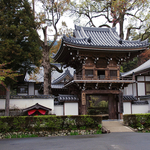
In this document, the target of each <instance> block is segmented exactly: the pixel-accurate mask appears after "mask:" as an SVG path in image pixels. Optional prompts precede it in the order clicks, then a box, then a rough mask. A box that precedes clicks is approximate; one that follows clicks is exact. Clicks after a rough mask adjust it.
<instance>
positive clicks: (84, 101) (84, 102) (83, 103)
mask: <svg viewBox="0 0 150 150" xmlns="http://www.w3.org/2000/svg"><path fill="white" fill-rule="evenodd" d="M81 103H82V108H81V109H82V110H81V114H82V115H86V114H87V113H86V94H85V92H84V91H82V92H81Z"/></svg>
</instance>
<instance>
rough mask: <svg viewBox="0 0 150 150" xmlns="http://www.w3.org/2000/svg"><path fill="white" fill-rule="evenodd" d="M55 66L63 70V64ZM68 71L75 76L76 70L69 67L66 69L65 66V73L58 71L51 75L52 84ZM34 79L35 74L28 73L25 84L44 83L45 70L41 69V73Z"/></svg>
mask: <svg viewBox="0 0 150 150" xmlns="http://www.w3.org/2000/svg"><path fill="white" fill-rule="evenodd" d="M53 65H55V66H57V67H58V68H59V69H60V68H61V64H53ZM66 70H68V71H69V72H70V75H71V76H73V74H74V69H73V68H71V67H67V68H65V66H63V73H59V72H58V71H52V73H51V80H52V83H53V81H56V80H57V79H58V78H59V77H60V76H61V75H63V74H64V73H65V72H66ZM32 77H34V73H31V74H30V75H29V74H28V73H26V76H25V79H24V81H25V82H38V83H39V82H44V68H43V67H40V69H39V72H38V73H36V74H35V78H32Z"/></svg>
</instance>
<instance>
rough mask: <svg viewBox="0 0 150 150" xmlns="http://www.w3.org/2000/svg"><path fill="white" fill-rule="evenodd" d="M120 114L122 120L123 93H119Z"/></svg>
mask: <svg viewBox="0 0 150 150" xmlns="http://www.w3.org/2000/svg"><path fill="white" fill-rule="evenodd" d="M119 113H120V118H122V113H123V93H122V92H120V93H119Z"/></svg>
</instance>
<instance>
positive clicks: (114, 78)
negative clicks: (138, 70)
mask: <svg viewBox="0 0 150 150" xmlns="http://www.w3.org/2000/svg"><path fill="white" fill-rule="evenodd" d="M74 80H134V78H133V77H132V76H130V77H117V76H97V77H95V76H93V75H88V76H84V77H83V76H82V75H74Z"/></svg>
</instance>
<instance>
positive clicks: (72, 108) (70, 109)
mask: <svg viewBox="0 0 150 150" xmlns="http://www.w3.org/2000/svg"><path fill="white" fill-rule="evenodd" d="M64 109H65V112H64V115H78V114H79V112H78V103H64Z"/></svg>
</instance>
